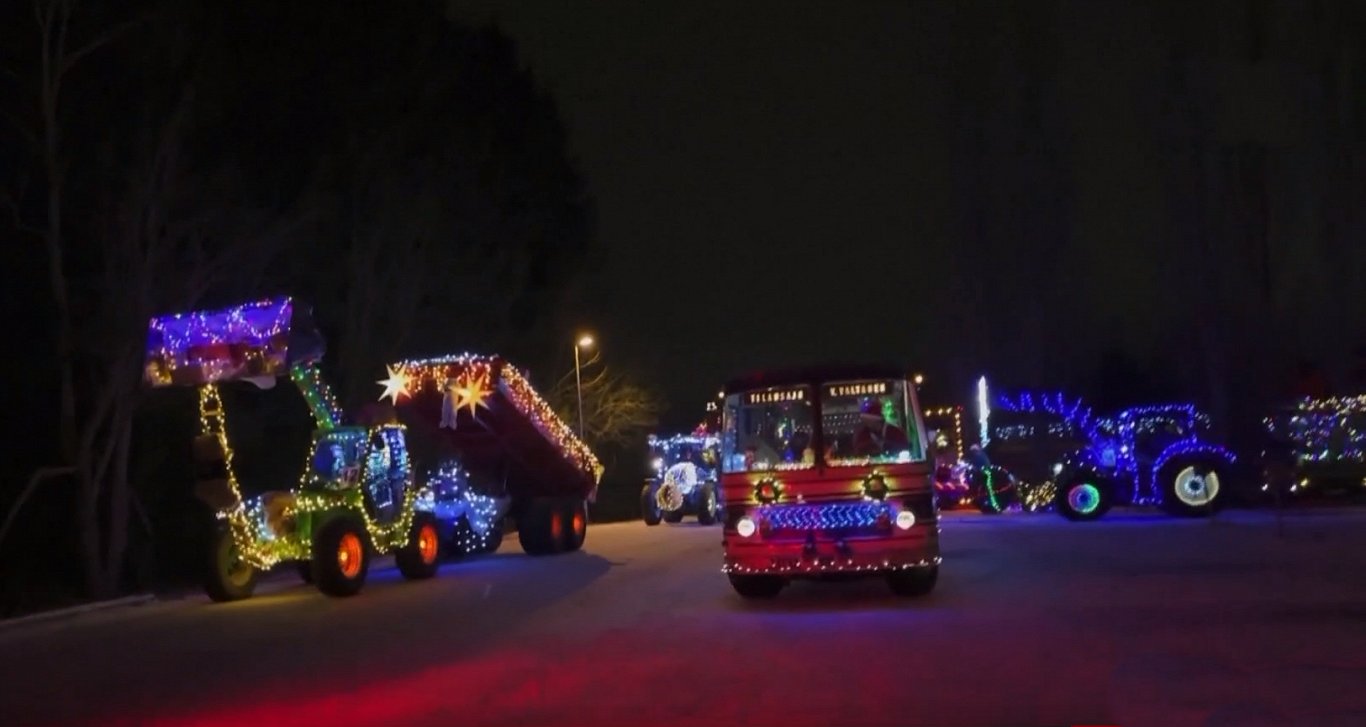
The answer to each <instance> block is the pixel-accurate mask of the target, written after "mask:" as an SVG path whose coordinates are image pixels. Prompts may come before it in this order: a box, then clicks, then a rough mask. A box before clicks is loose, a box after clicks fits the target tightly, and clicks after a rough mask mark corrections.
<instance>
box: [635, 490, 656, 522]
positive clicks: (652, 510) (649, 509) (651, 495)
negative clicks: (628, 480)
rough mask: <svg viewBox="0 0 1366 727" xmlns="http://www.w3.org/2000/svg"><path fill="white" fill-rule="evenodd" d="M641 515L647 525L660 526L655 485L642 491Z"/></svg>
mask: <svg viewBox="0 0 1366 727" xmlns="http://www.w3.org/2000/svg"><path fill="white" fill-rule="evenodd" d="M640 513H641V516H642V517H643V518H644V520H645V524H646V525H658V524H659V521H660V514H659V505H658V504H656V503H655V488H654V486H653V485H646V486H645V487H643V488H641V490H640Z"/></svg>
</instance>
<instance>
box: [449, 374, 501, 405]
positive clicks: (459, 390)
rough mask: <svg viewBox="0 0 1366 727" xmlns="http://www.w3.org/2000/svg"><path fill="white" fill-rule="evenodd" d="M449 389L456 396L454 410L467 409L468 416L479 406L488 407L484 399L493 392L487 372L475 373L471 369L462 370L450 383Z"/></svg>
mask: <svg viewBox="0 0 1366 727" xmlns="http://www.w3.org/2000/svg"><path fill="white" fill-rule="evenodd" d="M450 390H451V393H452V394H455V397H456V399H455V405H454V407H453V408H454V409H455V410H456V411H459V410H461V409H469V410H470V416H474V415H475V414H477V413H478V412H479V407H481V406H482V407H484V408H488V402H486V401H484V400H485V399H487V398H489V396H491V395H492V394H493V389H492V388H491V387H490V386H489V376H488V374H487V373H481V374H475V373H473V372H471V371H465V372H462V373H461V374H460V376H459V378H457V379H455V381H454V382H453V383H452V384H451V387H450Z"/></svg>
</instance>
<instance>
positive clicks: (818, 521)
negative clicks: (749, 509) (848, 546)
mask: <svg viewBox="0 0 1366 727" xmlns="http://www.w3.org/2000/svg"><path fill="white" fill-rule="evenodd" d="M754 512H755V514H756V516H757V517H758V518H759V520H760V522H766V523H767V524H768V526H769V527H771V528H772V529H774V530H801V531H810V530H847V529H858V528H871V527H874V526H876V525H878V518H879V517H880V516H885V518H884V522H890V521H889V520H887V519H886V518H890V517H891V516H892V508H891V505H889V504H887V503H885V502H881V501H877V502H854V503H831V504H829V505H783V506H780V507H760V508H757V509H756V510H755V511H754Z"/></svg>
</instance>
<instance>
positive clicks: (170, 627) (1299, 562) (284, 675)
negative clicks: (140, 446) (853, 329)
mask: <svg viewBox="0 0 1366 727" xmlns="http://www.w3.org/2000/svg"><path fill="white" fill-rule="evenodd" d="M719 539H720V531H719V530H718V529H716V528H714V527H713V528H702V527H699V526H696V525H692V524H682V525H673V526H669V525H663V526H659V527H654V528H647V527H645V526H644V525H643V524H640V523H626V524H618V525H602V526H593V527H592V528H590V531H589V535H588V541H587V543H586V544H585V550H584V552H580V553H574V554H569V555H562V556H555V557H545V558H530V557H527V556H523V555H522V554H521V553H520V551H519V549H518V547H517V544H516V539H515V537H514V538H510V539H509V541H508V542H507V543H505V544H504V547H503V550H502V552H500V553H498V554H497V555H493V556H486V557H484V558H481V559H477V560H473V561H468V562H463V563H455V564H450V565H448V566H446V567H445V568H443V570H442V572H441V573H440V575H439V576H438V577H437V578H436V579H434V580H431V581H426V582H422V583H407V582H404V581H402V579H401V578H399V576H398V574H397V573H396V572H395V571H393V570H392V569H391V568H384V569H382V570H379V571H372V572H371V580H370V583H369V584H368V585H367V588H366V590H365V591H364V592H363V593H361V594H360V595H359V596H356V597H354V598H350V599H329V598H326V597H324V596H322V595H320V594H318V593H317V592H316V591H314V590H312V589H311V588H310V587H307V586H302V585H296V584H295V583H294V582H293V581H292V579H290V578H289V577H288V576H284V577H282V578H281V579H280V580H279V581H278V583H277V584H276V585H273V586H272V587H269V588H266V589H264V590H265V591H267V592H266V593H263V594H262V595H259V596H258V597H256V598H254V599H252V600H249V601H245V602H239V603H233V604H210V603H208V602H207V601H206V600H205V599H203V598H202V597H199V596H191V597H186V598H185V599H183V600H179V601H170V602H160V603H156V604H153V605H148V606H141V607H136V608H125V609H119V610H111V611H105V612H100V613H96V614H87V615H84V616H80V617H76V618H71V619H66V620H62V621H57V622H48V623H40V624H37V625H25V626H11V627H6V628H0V674H2V675H3V676H2V677H0V724H3V725H36V724H54V723H55V724H82V725H96V724H138V725H162V724H166V725H170V724H176V725H235V724H243V725H264V724H297V725H313V724H317V725H328V726H329V727H342V726H345V725H423V724H433V725H437V724H440V725H456V724H460V725H529V724H536V725H707V727H713V726H717V725H746V726H747V727H763V726H765V725H783V726H784V727H800V726H802V725H837V726H846V725H847V726H851V727H852V726H856V725H920V724H924V725H1012V726H1014V725H1073V724H1101V725H1123V726H1124V727H1136V726H1137V725H1160V726H1161V727H1183V726H1185V725H1314V726H1315V727H1333V726H1336V725H1362V724H1366V578H1363V565H1366V513H1363V512H1361V511H1345V512H1344V511H1338V512H1333V513H1328V514H1324V513H1306V514H1299V515H1294V516H1287V517H1286V518H1285V521H1284V523H1283V528H1281V529H1278V526H1277V522H1276V520H1275V518H1274V516H1272V515H1270V514H1266V513H1247V512H1242V513H1240V512H1228V513H1224V514H1222V515H1220V516H1219V518H1217V519H1215V520H1213V521H1209V520H1195V521H1177V520H1168V519H1163V518H1160V517H1157V516H1148V515H1141V514H1127V515H1119V516H1115V517H1112V518H1110V519H1107V520H1105V521H1102V522H1098V523H1089V524H1071V523H1067V522H1065V521H1063V520H1061V519H1060V518H1057V517H1056V516H1052V515H1034V516H1028V515H1020V516H1013V517H1012V516H1003V517H997V518H986V517H982V516H974V515H967V516H950V517H949V518H946V521H945V523H944V527H943V542H944V547H945V554H944V555H945V564H944V566H943V568H942V570H941V574H940V580H939V587H938V589H937V590H936V591H935V593H934V594H933V595H931V596H930V597H928V598H925V599H920V600H906V599H897V598H894V597H892V596H890V595H889V594H888V592H887V591H886V588H885V586H884V584H883V583H882V582H881V581H877V580H872V581H864V582H854V583H835V584H815V583H810V584H798V585H796V586H794V587H792V588H789V589H788V590H787V591H785V592H784V593H783V594H782V595H781V596H780V597H779V598H778V599H777V600H775V601H772V602H761V603H756V602H744V601H742V600H740V598H739V597H738V596H736V595H735V594H734V593H733V592H732V591H731V589H730V587H729V585H728V584H727V583H726V579H725V577H724V576H723V575H722V574H721V573H720V571H719V551H720V545H719Z"/></svg>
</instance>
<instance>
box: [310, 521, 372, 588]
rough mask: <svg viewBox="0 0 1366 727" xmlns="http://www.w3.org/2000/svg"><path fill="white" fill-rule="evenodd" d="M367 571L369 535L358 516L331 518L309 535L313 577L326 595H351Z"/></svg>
mask: <svg viewBox="0 0 1366 727" xmlns="http://www.w3.org/2000/svg"><path fill="white" fill-rule="evenodd" d="M369 570H370V536H369V534H368V533H366V532H365V526H363V525H361V522H360V519H359V518H356V517H353V516H351V515H339V516H337V517H335V518H332V519H331V520H329V521H328V522H327V524H326V525H324V526H323V527H322V529H321V530H319V531H318V533H317V535H315V536H314V537H313V578H314V580H315V581H317V586H318V590H320V591H322V592H323V593H326V594H327V595H329V596H354V595H355V594H357V593H359V592H360V589H361V588H362V587H363V586H364V585H365V576H366V574H367V573H369Z"/></svg>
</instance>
